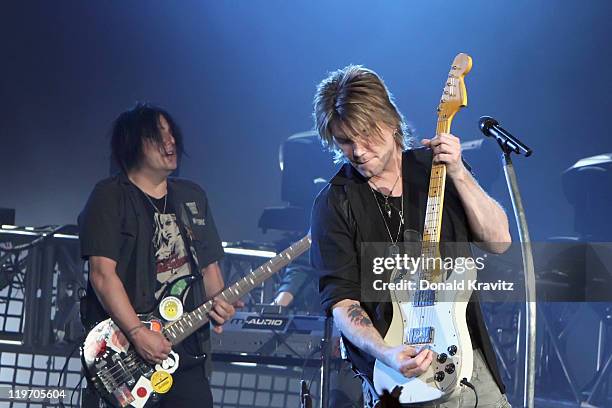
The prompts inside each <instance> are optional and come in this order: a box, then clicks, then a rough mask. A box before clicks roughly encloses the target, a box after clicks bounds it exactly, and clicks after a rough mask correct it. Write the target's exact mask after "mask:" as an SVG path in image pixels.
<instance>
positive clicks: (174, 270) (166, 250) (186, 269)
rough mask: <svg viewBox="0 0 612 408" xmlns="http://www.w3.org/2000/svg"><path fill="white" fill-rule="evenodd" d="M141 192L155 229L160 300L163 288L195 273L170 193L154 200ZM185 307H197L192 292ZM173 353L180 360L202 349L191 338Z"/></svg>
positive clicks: (192, 337) (154, 248) (187, 296)
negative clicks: (176, 354) (176, 353)
mask: <svg viewBox="0 0 612 408" xmlns="http://www.w3.org/2000/svg"><path fill="white" fill-rule="evenodd" d="M141 193H142V194H141V197H142V199H143V200H144V201H145V203H144V206H145V207H146V208H147V213H148V216H149V219H150V220H151V222H152V223H153V226H154V229H153V235H152V236H151V242H152V243H153V252H154V257H155V259H154V261H155V266H156V268H155V272H156V278H157V279H156V282H157V283H156V286H155V298H156V299H157V300H158V301H159V300H160V297H161V294H162V293H163V291H164V289H165V288H166V286H167V285H169V284H172V283H173V282H175V281H176V280H177V279H180V278H182V277H184V276H188V275H190V274H191V273H192V270H195V265H193V263H192V262H191V257H190V256H189V249H188V248H187V245H186V243H185V240H184V239H183V236H182V234H181V231H180V228H179V224H178V222H177V216H176V211H175V209H174V205H173V204H172V200H171V199H168V196H169V194H167V195H165V196H164V197H162V198H155V197H152V196H150V195H148V194H147V193H145V192H143V191H141ZM184 306H185V310H186V311H191V310H193V309H195V308H196V307H197V306H199V304H197V302H196V301H195V299H194V296H193V292H192V291H191V290H189V291H188V292H187V294H186V299H185V305H184ZM175 351H177V352H178V353H179V356H181V357H183V356H184V355H199V354H201V353H202V350H200V349H199V348H198V347H197V341H196V338H195V336H193V335H192V336H189V337H188V338H187V339H185V340H184V341H183V342H182V343H181V344H179V345H178V346H176V347H175Z"/></svg>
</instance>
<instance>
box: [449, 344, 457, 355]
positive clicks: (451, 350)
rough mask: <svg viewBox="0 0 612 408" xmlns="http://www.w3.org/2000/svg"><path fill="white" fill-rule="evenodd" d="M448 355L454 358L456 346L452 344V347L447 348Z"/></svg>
mask: <svg viewBox="0 0 612 408" xmlns="http://www.w3.org/2000/svg"><path fill="white" fill-rule="evenodd" d="M448 354H450V355H451V356H454V355H455V354H457V346H455V345H454V344H453V345H452V346H449V347H448Z"/></svg>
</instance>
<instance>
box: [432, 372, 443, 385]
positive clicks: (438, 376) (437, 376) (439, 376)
mask: <svg viewBox="0 0 612 408" xmlns="http://www.w3.org/2000/svg"><path fill="white" fill-rule="evenodd" d="M434 380H436V381H437V382H442V380H444V372H443V371H438V372H437V373H435V374H434Z"/></svg>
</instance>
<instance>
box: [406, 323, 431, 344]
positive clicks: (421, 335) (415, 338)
mask: <svg viewBox="0 0 612 408" xmlns="http://www.w3.org/2000/svg"><path fill="white" fill-rule="evenodd" d="M406 337H407V338H408V341H407V342H406V344H428V343H432V342H433V337H434V328H433V327H416V328H411V329H409V330H408V336H406Z"/></svg>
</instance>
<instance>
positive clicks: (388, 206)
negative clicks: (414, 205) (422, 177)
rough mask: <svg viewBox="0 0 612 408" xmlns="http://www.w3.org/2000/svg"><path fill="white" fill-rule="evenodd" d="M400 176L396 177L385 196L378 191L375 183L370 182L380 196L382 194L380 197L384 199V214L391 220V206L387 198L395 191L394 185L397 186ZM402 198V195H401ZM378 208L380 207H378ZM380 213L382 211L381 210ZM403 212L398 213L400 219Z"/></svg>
mask: <svg viewBox="0 0 612 408" xmlns="http://www.w3.org/2000/svg"><path fill="white" fill-rule="evenodd" d="M400 174H401V173H400ZM400 174H398V175H397V178H396V179H395V183H393V187H391V190H390V191H389V194H385V193H383V192H382V191H380V188H379V187H378V186H377V185H376V183H374V181H372V184H374V187H376V191H378V192H379V193H380V194H382V196H383V197H384V198H385V204H384V206H385V212H386V213H387V216H388V217H389V218H391V205H390V204H389V197H390V196H391V194H393V190H395V185H396V184H397V182H398V180H399V179H400ZM370 189H372V187H370ZM372 191H374V190H372ZM402 196H403V193H402ZM376 203H378V200H377V201H376ZM402 204H403V202H402ZM379 208H380V205H379ZM381 211H382V210H381ZM403 212H404V211H401V212H400V217H402V216H403Z"/></svg>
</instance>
